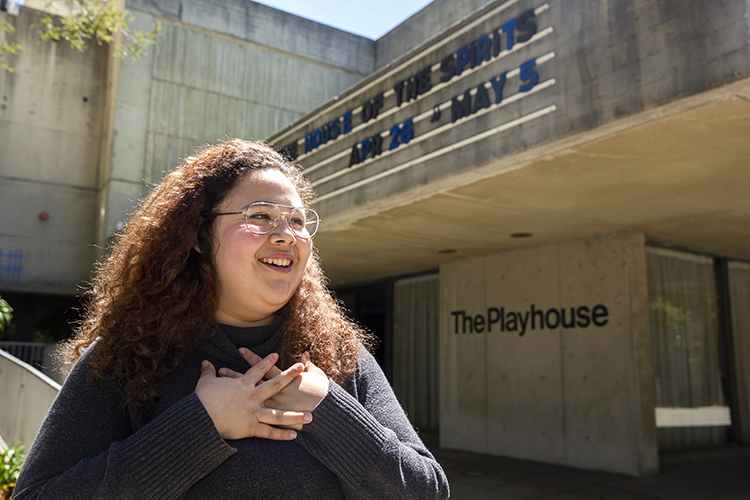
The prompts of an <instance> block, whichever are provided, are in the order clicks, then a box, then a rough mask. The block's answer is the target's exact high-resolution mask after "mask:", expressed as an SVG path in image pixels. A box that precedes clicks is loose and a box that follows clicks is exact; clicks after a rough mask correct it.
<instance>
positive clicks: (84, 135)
mask: <svg viewBox="0 0 750 500" xmlns="http://www.w3.org/2000/svg"><path fill="white" fill-rule="evenodd" d="M0 15H2V16H4V18H5V19H6V20H7V21H8V22H10V23H11V24H13V25H14V26H15V28H16V30H15V32H14V33H12V34H10V33H5V35H4V36H5V38H6V40H13V41H15V42H16V43H20V44H21V45H22V47H23V49H22V50H21V52H20V54H19V55H18V56H11V57H10V62H11V64H12V65H13V66H14V68H15V72H13V73H9V72H6V71H2V73H0V100H1V102H0V291H33V292H49V293H57V294H73V293H76V284H77V283H79V282H81V281H83V280H86V279H88V278H89V270H90V267H91V264H92V262H93V259H94V251H93V248H92V246H91V245H92V243H93V242H94V241H95V240H94V227H95V212H96V184H97V168H98V162H99V153H100V141H101V131H102V117H103V114H102V110H103V107H104V96H105V89H104V74H105V72H106V68H107V48H106V47H98V46H96V45H94V46H93V47H91V48H90V49H89V50H88V52H86V53H85V54H79V53H77V52H76V51H75V50H73V49H71V48H70V47H68V46H67V45H66V44H65V43H48V42H41V43H40V42H39V41H38V37H39V35H38V32H37V30H36V29H35V28H32V27H31V25H32V24H33V23H34V22H36V21H38V20H39V19H40V18H41V17H42V16H43V14H42V13H41V12H39V11H35V10H32V9H28V8H25V7H21V10H20V14H19V16H18V17H12V16H7V17H6V14H5V13H2V14H0ZM42 212H45V213H47V214H48V215H49V218H48V219H47V220H41V219H40V217H39V215H40V214H41V213H42Z"/></svg>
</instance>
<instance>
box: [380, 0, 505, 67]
mask: <svg viewBox="0 0 750 500" xmlns="http://www.w3.org/2000/svg"><path fill="white" fill-rule="evenodd" d="M491 2H492V0H433V1H432V2H430V3H429V4H427V5H426V6H425V7H424V8H422V9H421V10H420V11H419V12H416V13H414V15H412V16H411V17H409V18H408V19H406V20H405V21H403V22H402V23H401V24H399V25H398V26H396V27H395V28H393V29H392V30H391V31H389V32H388V33H386V34H385V35H383V36H382V37H380V38H378V39H377V40H376V41H375V68H381V67H383V66H385V65H386V64H388V63H390V62H391V61H394V60H395V59H398V58H399V57H401V56H403V55H404V54H405V53H406V52H409V51H411V50H412V49H414V48H415V47H417V46H419V45H421V44H423V43H424V42H426V41H427V40H429V39H430V38H432V37H434V36H435V35H437V34H438V33H440V32H441V31H443V30H445V29H446V28H448V27H449V26H451V25H453V24H455V23H457V22H459V21H460V20H461V19H463V18H464V17H466V16H468V15H469V14H471V13H472V12H474V11H475V10H477V9H479V8H480V7H482V6H483V5H485V4H488V3H491Z"/></svg>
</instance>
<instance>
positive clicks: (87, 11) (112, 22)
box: [39, 0, 161, 59]
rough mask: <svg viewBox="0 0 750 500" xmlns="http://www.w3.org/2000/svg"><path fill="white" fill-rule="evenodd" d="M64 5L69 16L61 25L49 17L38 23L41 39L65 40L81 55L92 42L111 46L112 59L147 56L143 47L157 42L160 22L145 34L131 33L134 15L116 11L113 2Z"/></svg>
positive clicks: (93, 0) (75, 0)
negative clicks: (119, 36)
mask: <svg viewBox="0 0 750 500" xmlns="http://www.w3.org/2000/svg"><path fill="white" fill-rule="evenodd" d="M66 3H67V5H68V7H69V8H70V12H71V13H70V15H67V16H65V17H62V18H60V19H59V23H60V24H57V23H56V22H55V21H56V20H55V19H54V18H53V17H52V16H46V17H44V18H42V19H41V20H40V21H39V24H40V25H41V27H42V30H41V32H40V37H41V39H42V40H47V41H59V40H66V41H67V42H68V43H69V44H70V46H71V47H73V48H74V49H76V50H77V51H78V52H84V51H85V50H86V49H87V48H88V47H89V43H90V42H91V41H92V40H93V41H95V42H96V43H97V45H102V44H104V43H107V44H110V45H112V48H113V50H114V52H113V55H114V56H115V57H118V58H120V59H124V58H125V57H127V56H130V57H133V58H135V59H138V58H140V57H144V56H145V55H146V50H145V48H146V46H148V45H150V44H153V43H156V38H157V37H158V36H159V32H160V31H161V23H160V22H159V21H157V22H156V23H154V25H153V27H152V28H151V30H150V31H148V32H145V33H144V32H141V31H135V30H131V29H130V23H132V22H133V15H132V14H131V13H130V12H128V11H127V10H120V9H118V8H117V6H115V4H114V2H112V1H109V2H101V1H99V0H66ZM117 34H120V35H122V42H120V41H118V40H117Z"/></svg>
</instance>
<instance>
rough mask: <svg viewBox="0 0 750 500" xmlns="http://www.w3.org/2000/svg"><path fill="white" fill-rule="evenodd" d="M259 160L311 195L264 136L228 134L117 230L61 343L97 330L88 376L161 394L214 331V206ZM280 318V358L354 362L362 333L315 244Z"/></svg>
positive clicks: (328, 367)
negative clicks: (168, 378) (335, 294)
mask: <svg viewBox="0 0 750 500" xmlns="http://www.w3.org/2000/svg"><path fill="white" fill-rule="evenodd" d="M258 169H276V170H279V171H281V172H282V173H283V174H284V175H285V176H286V177H287V178H288V179H289V180H290V181H291V182H292V183H293V184H294V186H295V187H296V189H297V192H298V194H299V196H300V198H301V199H302V202H303V203H304V204H305V205H306V206H307V205H309V204H310V203H311V202H312V201H313V198H314V193H313V191H312V187H311V185H310V182H309V181H308V180H307V179H306V178H305V177H304V176H303V175H302V173H301V171H300V169H299V168H297V167H296V166H295V165H293V164H291V163H289V162H288V161H287V160H286V159H285V158H284V157H283V156H282V155H280V154H279V153H277V152H276V151H274V150H273V149H272V148H271V147H269V146H268V145H266V144H265V143H262V142H250V141H243V140H239V139H232V140H228V141H225V142H222V143H219V144H216V145H213V146H209V147H207V148H205V149H203V150H202V151H200V152H199V153H198V154H197V155H195V156H190V157H188V158H186V159H185V161H183V163H182V164H181V165H180V166H179V167H178V168H176V169H175V170H173V171H172V172H170V173H169V174H167V176H166V177H165V178H164V180H163V181H162V182H161V184H160V185H159V186H157V187H156V188H155V189H154V190H153V191H152V192H151V193H150V194H149V195H148V196H147V197H146V198H145V199H143V200H142V201H141V203H140V204H139V206H138V208H137V210H136V212H135V213H134V214H133V215H132V216H131V217H130V219H129V220H128V221H127V223H126V224H125V226H124V228H123V229H122V230H121V231H120V232H119V233H118V234H117V235H116V236H115V240H114V243H113V246H112V248H111V250H110V252H109V254H108V256H107V257H106V259H104V260H103V262H102V263H101V264H99V266H98V269H97V273H96V277H95V279H94V281H93V283H92V286H91V288H90V290H89V291H88V293H87V296H88V297H87V298H88V299H89V300H88V302H87V303H86V305H85V314H84V319H83V321H82V323H81V325H80V326H79V327H78V328H77V330H76V336H75V337H74V339H73V340H72V341H71V342H70V343H69V344H68V346H67V348H68V349H67V352H68V359H69V360H73V361H74V360H76V359H78V358H79V357H80V356H81V354H82V353H83V350H84V349H85V348H86V347H88V346H89V345H91V344H92V343H93V342H94V340H96V339H97V338H98V341H97V347H96V350H95V351H94V353H93V355H92V359H91V363H92V366H93V372H92V373H93V376H94V377H95V378H97V379H110V380H116V381H118V382H119V383H120V385H121V386H122V387H123V388H124V390H125V392H126V394H127V400H128V401H129V402H133V403H135V404H137V405H146V404H148V402H150V401H153V400H156V399H158V394H157V393H156V391H155V390H154V387H156V382H158V381H159V380H161V379H162V378H163V377H164V376H165V375H167V374H168V373H170V372H171V371H173V370H174V369H175V368H176V367H177V365H178V363H179V362H180V361H181V360H182V359H183V358H184V357H185V356H186V355H187V354H188V352H189V350H190V349H191V347H193V346H194V345H195V344H196V343H197V342H200V341H204V340H207V339H209V338H210V337H211V336H212V335H213V334H214V333H215V332H216V323H215V319H214V318H215V313H216V308H217V305H218V298H217V276H216V272H215V269H214V263H213V255H214V253H213V251H214V248H213V235H212V228H213V221H214V219H215V218H214V217H213V216H212V215H211V214H212V212H213V210H214V209H215V207H217V206H218V205H219V204H220V203H221V202H222V201H223V200H224V199H226V197H227V195H228V194H229V192H230V190H231V189H232V188H233V187H234V186H235V185H236V184H237V182H238V181H239V180H240V179H241V178H242V177H243V176H244V175H245V174H247V173H248V172H250V171H253V170H258ZM196 245H197V246H198V248H199V249H200V251H196V249H195V247H196ZM279 318H280V320H281V328H282V329H283V333H282V339H281V344H280V346H279V347H278V349H279V354H280V358H281V362H282V364H284V365H290V364H292V363H293V362H294V361H296V360H299V359H300V358H301V356H302V354H303V353H304V352H305V351H309V352H310V357H311V360H312V361H313V363H315V364H316V365H317V366H318V367H320V368H321V369H322V370H323V371H324V372H325V373H326V374H327V375H328V376H329V377H331V378H333V379H334V380H336V381H338V382H341V381H342V380H343V378H344V376H346V375H348V374H351V373H352V372H353V371H354V369H355V368H356V361H357V358H358V356H359V350H360V346H361V345H363V344H366V342H367V340H368V337H367V335H366V334H365V332H364V331H362V330H361V329H360V328H359V327H357V326H356V325H355V324H353V323H352V322H351V321H349V320H348V319H347V318H346V317H345V316H344V314H343V312H342V310H341V309H340V307H339V305H338V304H337V302H336V301H335V300H334V299H333V298H332V297H331V295H330V294H329V292H328V290H327V289H326V286H325V278H324V276H323V272H322V270H321V268H320V263H319V261H318V258H317V255H316V254H315V252H313V254H312V255H311V256H310V259H309V260H308V263H307V267H306V269H305V273H304V275H303V278H302V282H301V283H300V285H299V287H298V288H297V290H296V292H295V293H294V294H293V296H292V298H291V299H290V300H289V302H288V303H287V304H286V305H285V306H284V307H283V308H282V309H281V310H280V311H279Z"/></svg>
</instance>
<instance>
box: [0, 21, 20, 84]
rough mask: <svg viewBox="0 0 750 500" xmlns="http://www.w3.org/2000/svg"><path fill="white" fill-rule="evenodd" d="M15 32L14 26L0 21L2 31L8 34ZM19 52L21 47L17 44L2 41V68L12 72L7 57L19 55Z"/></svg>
mask: <svg viewBox="0 0 750 500" xmlns="http://www.w3.org/2000/svg"><path fill="white" fill-rule="evenodd" d="M14 30H15V28H14V27H13V26H11V25H10V24H8V23H6V22H5V21H4V20H2V19H0V31H7V32H8V33H12V32H13V31H14ZM19 50H21V46H20V45H19V44H17V43H8V42H5V41H0V68H3V69H5V70H6V71H10V72H12V71H13V68H12V67H11V66H10V64H9V63H8V59H7V57H6V56H7V55H8V54H17V53H18V51H19Z"/></svg>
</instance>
